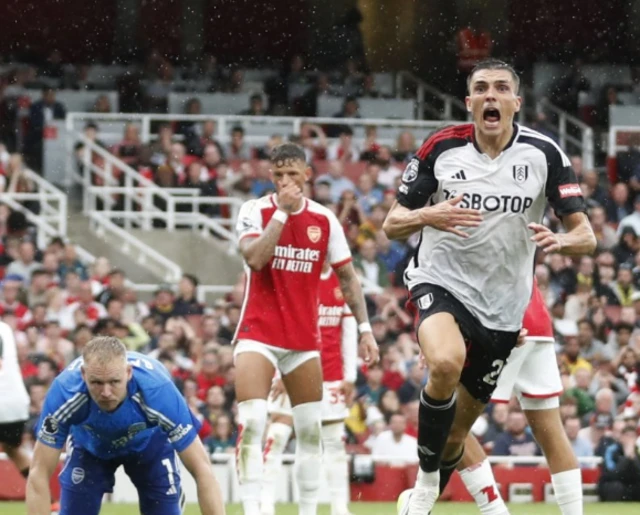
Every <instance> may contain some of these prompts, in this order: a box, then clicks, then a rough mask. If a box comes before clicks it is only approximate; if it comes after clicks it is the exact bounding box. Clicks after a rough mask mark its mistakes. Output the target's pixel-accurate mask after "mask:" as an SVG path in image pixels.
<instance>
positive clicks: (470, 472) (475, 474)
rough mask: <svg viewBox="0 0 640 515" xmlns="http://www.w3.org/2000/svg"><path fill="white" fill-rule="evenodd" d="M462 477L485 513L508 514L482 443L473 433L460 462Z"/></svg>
mask: <svg viewBox="0 0 640 515" xmlns="http://www.w3.org/2000/svg"><path fill="white" fill-rule="evenodd" d="M458 471H459V472H460V479H462V482H463V483H464V486H465V487H466V488H467V490H468V492H469V493H470V494H471V496H472V497H473V499H474V500H475V501H476V504H477V505H478V508H479V509H480V513H482V514H483V515H508V513H509V510H508V509H507V507H506V505H505V504H504V501H503V500H502V497H501V496H500V490H499V489H498V485H497V484H496V478H495V477H494V476H493V471H492V470H491V464H490V463H489V460H487V456H486V454H485V452H484V450H483V449H482V446H481V445H480V442H478V440H477V439H476V437H475V436H473V435H472V434H471V433H470V434H469V435H468V436H467V439H466V441H465V445H464V455H463V456H462V460H461V461H460V463H459V464H458Z"/></svg>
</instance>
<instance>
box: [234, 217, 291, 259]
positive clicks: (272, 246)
mask: <svg viewBox="0 0 640 515" xmlns="http://www.w3.org/2000/svg"><path fill="white" fill-rule="evenodd" d="M283 227H284V224H282V223H280V222H278V221H277V220H271V221H270V222H269V223H268V224H267V227H266V228H265V230H264V232H263V233H262V234H261V235H260V236H258V237H257V238H245V239H243V240H240V252H242V255H243V256H244V258H245V260H246V261H247V264H248V265H249V266H250V267H251V268H253V269H257V270H259V269H260V268H262V267H263V266H265V265H266V264H267V263H268V262H269V260H270V259H271V258H272V257H273V254H274V253H275V250H276V245H277V244H278V240H279V239H280V235H281V234H282V229H283Z"/></svg>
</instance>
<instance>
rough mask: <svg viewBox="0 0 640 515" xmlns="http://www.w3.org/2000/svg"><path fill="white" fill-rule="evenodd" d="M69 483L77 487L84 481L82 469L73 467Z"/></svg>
mask: <svg viewBox="0 0 640 515" xmlns="http://www.w3.org/2000/svg"><path fill="white" fill-rule="evenodd" d="M71 481H72V482H73V484H74V485H79V484H80V483H82V482H83V481H84V469H83V468H80V467H74V468H73V470H72V471H71Z"/></svg>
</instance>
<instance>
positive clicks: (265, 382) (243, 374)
mask: <svg viewBox="0 0 640 515" xmlns="http://www.w3.org/2000/svg"><path fill="white" fill-rule="evenodd" d="M234 354H235V366H236V382H235V389H236V399H237V402H238V422H239V423H238V426H239V427H238V440H237V443H236V457H237V462H236V466H237V469H238V470H237V472H238V482H239V484H240V485H239V486H240V489H239V494H240V499H241V500H242V504H243V507H244V513H245V515H258V514H259V513H260V483H261V480H262V467H263V462H262V437H263V435H264V430H265V427H266V425H267V397H268V395H269V391H270V390H271V381H272V379H273V375H274V374H275V365H276V363H277V358H276V357H275V356H274V355H273V354H272V352H271V351H270V350H269V348H268V347H267V346H266V345H262V344H259V343H256V342H250V341H247V340H240V341H239V342H238V343H236V346H235V350H234Z"/></svg>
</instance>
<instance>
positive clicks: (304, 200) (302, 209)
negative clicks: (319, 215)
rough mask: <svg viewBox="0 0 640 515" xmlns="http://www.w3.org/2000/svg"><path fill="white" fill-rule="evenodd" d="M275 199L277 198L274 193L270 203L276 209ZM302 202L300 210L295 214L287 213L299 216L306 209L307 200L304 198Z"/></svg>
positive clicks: (276, 202)
mask: <svg viewBox="0 0 640 515" xmlns="http://www.w3.org/2000/svg"><path fill="white" fill-rule="evenodd" d="M277 198H278V197H277V194H276V193H273V194H272V195H271V203H272V204H273V205H274V206H276V207H278V201H277ZM302 200H303V202H302V207H301V208H300V209H298V210H297V211H296V212H295V213H289V214H290V215H299V214H300V213H302V212H303V211H304V210H305V209H306V208H307V199H306V198H305V199H302Z"/></svg>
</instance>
